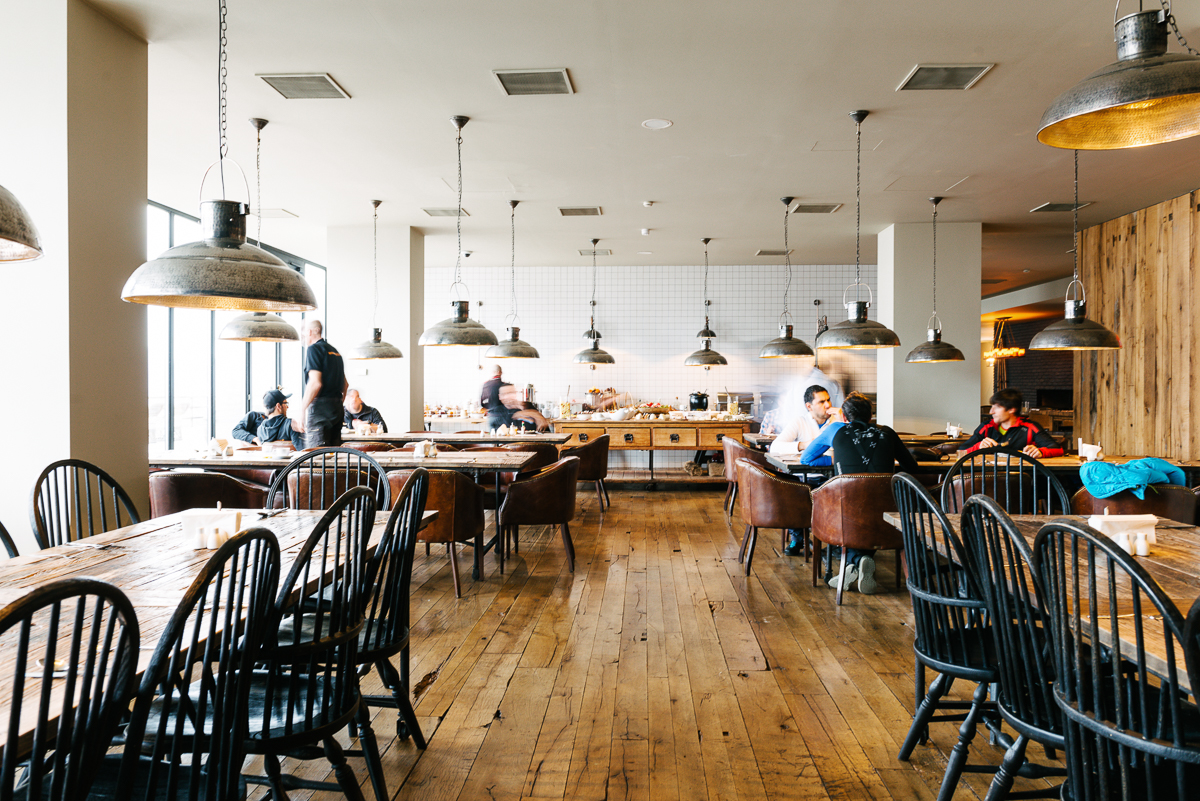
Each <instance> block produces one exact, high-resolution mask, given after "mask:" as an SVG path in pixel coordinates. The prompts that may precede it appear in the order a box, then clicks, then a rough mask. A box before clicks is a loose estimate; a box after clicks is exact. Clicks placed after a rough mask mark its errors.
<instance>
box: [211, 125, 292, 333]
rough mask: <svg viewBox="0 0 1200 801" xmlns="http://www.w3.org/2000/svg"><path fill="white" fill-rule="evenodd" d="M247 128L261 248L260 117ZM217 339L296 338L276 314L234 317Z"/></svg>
mask: <svg viewBox="0 0 1200 801" xmlns="http://www.w3.org/2000/svg"><path fill="white" fill-rule="evenodd" d="M250 124H251V125H253V126H254V130H255V134H254V190H255V194H256V198H255V201H254V203H255V207H256V208H257V209H258V213H257V214H256V215H255V217H256V218H257V219H258V222H257V227H258V231H257V233H256V234H255V235H254V241H255V242H256V243H258V244H259V245H260V246H261V245H262V209H263V205H262V129H263V128H266V127H267V120H264V119H263V118H262V117H251V118H250ZM221 339H227V340H234V341H237V342H299V341H300V335H299V334H297V333H296V329H295V328H293V327H292V326H291V325H290V324H289V323H288V322H287V320H284V319H283V318H282V317H280V316H279V315H278V314H267V313H266V312H250V313H249V314H241V315H238V316H237V317H234V318H233V319H232V320H230V321H229V322H228V323H226V325H225V327H224V328H222V329H221Z"/></svg>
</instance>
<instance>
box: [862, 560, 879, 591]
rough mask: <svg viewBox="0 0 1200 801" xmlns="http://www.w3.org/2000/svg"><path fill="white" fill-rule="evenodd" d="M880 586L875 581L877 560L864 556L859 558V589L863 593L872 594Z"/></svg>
mask: <svg viewBox="0 0 1200 801" xmlns="http://www.w3.org/2000/svg"><path fill="white" fill-rule="evenodd" d="M878 587H879V585H878V584H876V583H875V560H874V559H872V558H871V557H869V556H864V557H863V558H862V559H859V560H858V591H859V592H861V593H862V594H863V595H872V594H874V592H875V590H876V589H877V588H878Z"/></svg>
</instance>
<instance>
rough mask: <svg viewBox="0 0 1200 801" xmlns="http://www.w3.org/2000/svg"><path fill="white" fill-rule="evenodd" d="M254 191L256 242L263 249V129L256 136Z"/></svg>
mask: <svg viewBox="0 0 1200 801" xmlns="http://www.w3.org/2000/svg"><path fill="white" fill-rule="evenodd" d="M254 189H255V192H256V193H257V195H258V197H256V198H255V199H254V203H255V207H254V211H255V216H256V217H258V220H257V222H256V224H255V227H256V232H255V234H254V241H255V242H257V243H258V246H259V247H262V128H259V129H258V130H257V131H256V132H255V134H254Z"/></svg>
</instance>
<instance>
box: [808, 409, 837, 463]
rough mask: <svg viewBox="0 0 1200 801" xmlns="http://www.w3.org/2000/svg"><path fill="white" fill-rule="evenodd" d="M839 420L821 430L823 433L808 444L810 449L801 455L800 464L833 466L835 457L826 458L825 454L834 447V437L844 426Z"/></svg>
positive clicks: (831, 422)
mask: <svg viewBox="0 0 1200 801" xmlns="http://www.w3.org/2000/svg"><path fill="white" fill-rule="evenodd" d="M844 425H845V423H842V422H840V421H837V420H833V421H830V422H829V423H828V424H826V425H825V427H824V428H822V429H821V433H819V434H817V436H816V438H815V439H814V440H813V441H812V442H810V443H808V447H806V448H805V449H804V453H802V454H801V455H800V464H808V465H813V466H824V465H831V464H833V457H832V456H826V455H825V453H826V452H827V451H828V450H829V449H830V448H832V447H833V437H834V435H835V434H837V432H838V429H840V428H841V427H842V426H844Z"/></svg>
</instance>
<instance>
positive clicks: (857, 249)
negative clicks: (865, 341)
mask: <svg viewBox="0 0 1200 801" xmlns="http://www.w3.org/2000/svg"><path fill="white" fill-rule="evenodd" d="M854 131H855V139H856V142H857V146H856V148H855V153H856V155H855V159H854V300H855V302H858V298H859V293H860V292H861V291H862V290H861V286H860V284H861V283H862V279H861V278H860V277H859V276H860V275H861V273H862V123H861V122H855V123H854Z"/></svg>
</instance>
